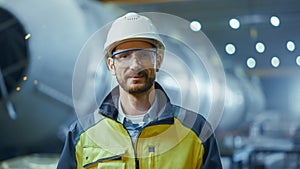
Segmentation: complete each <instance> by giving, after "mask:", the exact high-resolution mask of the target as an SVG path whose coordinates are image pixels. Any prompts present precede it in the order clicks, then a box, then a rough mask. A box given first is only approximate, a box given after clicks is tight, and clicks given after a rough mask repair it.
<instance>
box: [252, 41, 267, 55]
mask: <svg viewBox="0 0 300 169" xmlns="http://www.w3.org/2000/svg"><path fill="white" fill-rule="evenodd" d="M255 49H256V51H257V52H258V53H263V52H264V51H265V49H266V48H265V45H264V44H263V43H262V42H258V43H256V45H255Z"/></svg>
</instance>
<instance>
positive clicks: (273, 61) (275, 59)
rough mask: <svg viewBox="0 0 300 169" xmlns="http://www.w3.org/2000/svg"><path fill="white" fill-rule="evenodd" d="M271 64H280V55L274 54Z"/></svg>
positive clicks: (275, 65) (274, 65)
mask: <svg viewBox="0 0 300 169" xmlns="http://www.w3.org/2000/svg"><path fill="white" fill-rule="evenodd" d="M271 64H272V66H273V67H278V66H279V65H280V60H279V58H278V57H276V56H274V57H272V59H271Z"/></svg>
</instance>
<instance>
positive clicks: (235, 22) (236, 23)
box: [229, 18, 240, 29]
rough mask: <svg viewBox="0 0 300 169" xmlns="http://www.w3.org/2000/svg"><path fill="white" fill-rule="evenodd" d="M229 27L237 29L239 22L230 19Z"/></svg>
mask: <svg viewBox="0 0 300 169" xmlns="http://www.w3.org/2000/svg"><path fill="white" fill-rule="evenodd" d="M229 25H230V27H231V28H232V29H238V28H239V27H240V21H239V20H237V19H235V18H233V19H230V20H229Z"/></svg>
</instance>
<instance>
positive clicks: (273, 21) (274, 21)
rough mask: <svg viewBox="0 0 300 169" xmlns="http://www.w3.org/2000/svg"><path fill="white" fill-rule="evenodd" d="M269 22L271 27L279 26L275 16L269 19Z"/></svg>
mask: <svg viewBox="0 0 300 169" xmlns="http://www.w3.org/2000/svg"><path fill="white" fill-rule="evenodd" d="M270 22H271V24H272V25H273V26H279V25H280V20H279V18H278V17H277V16H272V17H271V18H270Z"/></svg>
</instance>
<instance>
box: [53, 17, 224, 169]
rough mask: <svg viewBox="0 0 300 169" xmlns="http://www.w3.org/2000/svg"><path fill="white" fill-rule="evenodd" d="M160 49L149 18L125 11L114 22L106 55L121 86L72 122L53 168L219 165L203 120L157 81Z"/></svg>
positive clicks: (207, 168) (162, 168) (208, 167)
mask: <svg viewBox="0 0 300 169" xmlns="http://www.w3.org/2000/svg"><path fill="white" fill-rule="evenodd" d="M164 50H165V46H164V44H163V42H162V40H161V38H160V36H159V35H158V33H157V31H156V28H155V27H154V25H153V24H152V22H151V21H150V19H149V18H147V17H145V16H142V15H139V14H136V13H128V14H126V15H124V16H122V17H120V18H118V19H117V20H115V21H114V22H113V24H112V25H111V28H110V30H109V32H108V35H107V39H106V43H105V45H104V54H105V58H106V63H107V67H108V69H109V71H110V72H111V73H112V75H114V76H115V77H116V80H117V82H118V84H119V85H118V86H117V87H115V88H114V89H113V90H112V91H111V93H110V94H109V95H108V96H107V97H106V98H105V99H104V101H103V103H102V104H101V106H100V108H99V110H97V111H96V112H95V113H94V114H93V115H91V116H87V117H86V119H85V120H81V121H80V122H77V123H75V124H74V125H72V127H71V129H70V131H69V133H68V136H67V139H66V143H65V147H64V150H63V152H62V155H61V158H60V161H59V163H58V167H57V168H59V169H69V168H130V169H131V168H132V169H134V168H140V169H144V168H157V169H175V168H178V169H193V168H197V169H198V168H199V169H200V168H202V169H218V168H222V165H221V162H220V156H219V151H218V147H217V143H216V140H215V138H214V134H213V132H212V129H211V128H210V127H209V125H208V124H207V122H206V121H205V119H204V118H203V117H202V116H201V115H200V114H198V113H195V112H191V111H188V110H186V109H184V108H181V107H179V106H175V105H173V104H171V102H170V99H169V98H168V96H167V94H166V93H165V92H164V90H163V88H162V87H161V86H160V85H159V84H158V83H157V82H155V77H156V72H158V71H159V69H160V66H161V63H162V60H163V54H164Z"/></svg>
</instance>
